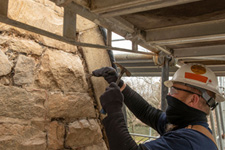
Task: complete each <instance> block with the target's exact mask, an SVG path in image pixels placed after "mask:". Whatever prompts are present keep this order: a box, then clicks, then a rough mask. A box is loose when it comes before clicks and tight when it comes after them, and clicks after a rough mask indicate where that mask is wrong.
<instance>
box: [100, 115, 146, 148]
mask: <svg viewBox="0 0 225 150" xmlns="http://www.w3.org/2000/svg"><path fill="white" fill-rule="evenodd" d="M103 125H104V127H105V131H106V135H107V137H108V141H109V147H110V150H148V149H147V148H146V146H144V145H142V144H140V145H137V144H136V142H135V141H134V140H133V139H132V137H131V136H130V134H129V132H128V129H127V126H126V124H125V120H124V115H123V113H122V111H119V112H116V113H112V114H109V115H108V116H107V117H106V118H105V119H104V120H103Z"/></svg>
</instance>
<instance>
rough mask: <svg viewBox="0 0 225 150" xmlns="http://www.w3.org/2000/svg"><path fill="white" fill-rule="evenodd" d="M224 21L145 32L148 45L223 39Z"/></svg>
mask: <svg viewBox="0 0 225 150" xmlns="http://www.w3.org/2000/svg"><path fill="white" fill-rule="evenodd" d="M224 26H225V19H221V20H213V21H207V22H200V23H193V24H185V25H179V26H172V27H165V28H158V29H151V30H147V31H146V41H147V42H149V43H155V44H163V45H167V44H169V43H170V44H169V45H173V44H184V43H193V42H204V41H216V40H221V39H225V28H224Z"/></svg>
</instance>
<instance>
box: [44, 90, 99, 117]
mask: <svg viewBox="0 0 225 150" xmlns="http://www.w3.org/2000/svg"><path fill="white" fill-rule="evenodd" d="M47 105H48V106H47V107H48V111H49V113H48V114H49V117H50V118H63V119H66V120H67V121H73V120H76V118H84V117H89V118H94V117H96V114H95V113H96V112H95V109H94V106H93V100H92V99H91V98H90V96H88V94H85V93H84V94H82V93H77V94H75V93H74V94H72V95H65V96H64V95H62V94H52V95H50V96H49V100H48V103H47Z"/></svg>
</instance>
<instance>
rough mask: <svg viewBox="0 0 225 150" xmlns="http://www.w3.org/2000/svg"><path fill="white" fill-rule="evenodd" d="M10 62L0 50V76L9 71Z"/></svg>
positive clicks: (10, 67)
mask: <svg viewBox="0 0 225 150" xmlns="http://www.w3.org/2000/svg"><path fill="white" fill-rule="evenodd" d="M11 69H12V64H11V62H10V61H9V60H8V58H7V56H6V55H5V54H4V53H3V52H2V51H1V50H0V76H3V75H7V74H9V73H10V72H11Z"/></svg>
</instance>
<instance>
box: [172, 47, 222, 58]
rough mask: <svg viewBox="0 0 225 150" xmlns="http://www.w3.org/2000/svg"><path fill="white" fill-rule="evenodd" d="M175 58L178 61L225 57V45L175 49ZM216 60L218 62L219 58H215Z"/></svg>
mask: <svg viewBox="0 0 225 150" xmlns="http://www.w3.org/2000/svg"><path fill="white" fill-rule="evenodd" d="M174 57H175V58H178V59H185V58H199V59H200V58H202V59H207V58H215V57H225V45H213V46H202V47H191V48H179V49H174ZM215 60H217V58H215Z"/></svg>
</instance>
